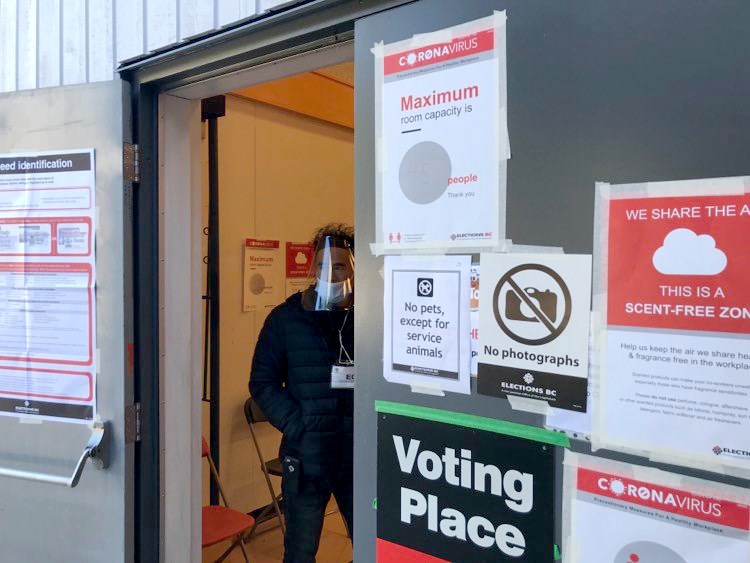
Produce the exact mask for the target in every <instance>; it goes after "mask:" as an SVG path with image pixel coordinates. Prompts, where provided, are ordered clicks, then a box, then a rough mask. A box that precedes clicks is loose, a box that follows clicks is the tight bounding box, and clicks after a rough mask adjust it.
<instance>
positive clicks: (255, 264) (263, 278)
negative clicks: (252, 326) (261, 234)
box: [242, 238, 284, 312]
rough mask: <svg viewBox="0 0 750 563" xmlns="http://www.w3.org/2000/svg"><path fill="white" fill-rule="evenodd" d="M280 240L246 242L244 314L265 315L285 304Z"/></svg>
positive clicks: (247, 240)
mask: <svg viewBox="0 0 750 563" xmlns="http://www.w3.org/2000/svg"><path fill="white" fill-rule="evenodd" d="M281 268H282V263H281V254H280V252H279V241H278V240H261V239H255V238H248V239H245V256H244V281H243V294H242V296H243V299H242V310H243V311H245V312H250V311H258V310H260V311H266V312H268V311H269V310H270V309H273V308H274V307H275V306H276V305H278V304H279V303H281V301H282V300H283V296H284V294H283V290H282V273H281V272H282V270H281Z"/></svg>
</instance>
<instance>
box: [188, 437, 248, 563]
mask: <svg viewBox="0 0 750 563" xmlns="http://www.w3.org/2000/svg"><path fill="white" fill-rule="evenodd" d="M201 440H202V451H201V456H202V457H205V458H206V459H207V460H208V466H209V468H210V469H211V478H212V479H213V480H214V482H215V483H216V485H217V486H218V487H219V495H220V496H221V500H223V501H224V506H217V505H210V506H204V507H203V511H202V516H203V526H202V540H203V541H202V546H203V547H204V548H205V547H208V546H210V545H214V544H217V543H219V542H222V541H225V540H228V539H233V541H232V545H230V546H229V547H228V548H227V549H226V551H224V553H222V554H221V556H220V557H219V558H218V559H217V560H216V562H215V563H219V562H221V561H224V559H226V558H227V556H228V555H229V554H230V553H231V552H232V550H234V548H235V547H237V546H238V545H239V546H240V549H241V550H242V555H243V556H244V557H245V562H246V563H250V559H248V557H247V550H246V549H245V539H244V537H243V534H244V533H245V532H246V531H247V530H249V529H251V528H254V527H255V518H253V517H252V516H248V515H247V514H245V513H244V512H240V511H239V510H235V509H233V508H229V506H228V505H229V503H228V502H227V496H226V494H225V493H224V487H222V485H221V480H220V479H219V472H218V471H216V466H215V465H214V461H213V460H212V459H211V452H210V451H209V449H208V444H207V443H206V439H205V438H201Z"/></svg>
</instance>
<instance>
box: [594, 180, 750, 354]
mask: <svg viewBox="0 0 750 563" xmlns="http://www.w3.org/2000/svg"><path fill="white" fill-rule="evenodd" d="M748 241H750V195H736V196H693V197H658V198H637V199H613V200H612V201H610V203H609V240H608V246H609V248H608V256H609V264H608V279H609V287H608V293H607V295H608V306H607V317H608V324H610V325H617V326H637V327H648V328H660V329H661V328H664V329H675V330H695V331H708V332H731V333H738V334H750V283H748V279H750V252H748V251H747V244H748ZM749 351H750V350H749Z"/></svg>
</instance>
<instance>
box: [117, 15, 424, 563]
mask: <svg viewBox="0 0 750 563" xmlns="http://www.w3.org/2000/svg"><path fill="white" fill-rule="evenodd" d="M413 1H415V0H371V1H364V2H363V1H362V0H311V1H308V2H303V3H301V4H298V5H294V6H291V7H289V8H288V9H282V10H279V11H275V12H272V13H270V14H266V15H264V16H261V17H260V18H258V19H257V20H253V21H250V22H248V23H243V24H238V25H236V26H230V27H229V28H226V29H225V30H221V31H219V32H212V33H211V34H209V35H207V36H205V37H203V38H199V39H197V40H193V41H190V42H187V43H185V44H183V45H180V46H177V47H175V48H172V49H168V50H165V51H163V52H160V53H157V54H154V55H150V56H145V57H141V58H138V59H134V60H131V61H126V62H125V63H123V64H122V65H121V67H120V68H119V72H120V74H121V76H122V77H123V79H125V80H126V81H128V82H129V83H130V84H131V89H132V90H131V91H132V106H133V124H134V127H133V138H134V142H135V143H136V144H137V146H138V154H139V178H138V182H137V183H136V184H135V185H134V193H133V208H132V245H133V263H132V267H131V268H130V271H131V272H132V283H133V303H134V307H133V327H134V328H133V332H134V339H133V342H134V354H133V362H134V376H135V397H136V401H137V402H138V403H139V404H140V409H141V416H140V420H141V428H140V441H139V442H138V444H137V448H136V459H135V464H136V475H135V493H136V499H135V558H136V560H137V561H157V560H164V558H165V551H164V547H165V546H164V537H163V533H164V529H163V524H164V503H163V498H164V487H165V483H164V481H165V477H166V476H165V475H164V472H163V466H162V461H163V460H162V456H163V454H164V451H165V448H166V446H167V444H162V443H161V440H160V436H161V424H162V407H163V402H164V400H166V399H167V398H166V397H164V396H163V393H162V389H163V385H164V382H163V374H162V373H161V369H160V354H161V351H160V349H159V342H160V336H161V328H160V310H159V309H160V289H159V288H160V279H159V276H160V268H159V261H160V254H159V253H160V249H159V241H160V238H159V237H160V224H159V215H160V206H159V205H160V203H159V198H160V193H159V191H160V181H159V178H160V174H159V172H160V170H159V168H160V156H161V155H160V154H159V143H160V137H159V135H160V131H159V119H160V117H161V116H160V111H159V107H160V101H161V99H162V97H163V95H171V96H177V97H182V98H187V99H197V98H201V97H208V96H211V95H216V94H221V93H224V92H225V91H226V89H227V87H226V84H228V83H229V84H235V85H236V86H239V85H240V84H244V85H245V86H247V85H249V84H250V83H253V82H254V83H258V82H263V81H267V80H271V79H275V78H279V77H280V76H278V75H276V76H274V71H275V72H278V70H276V69H274V67H275V66H276V64H275V63H277V62H279V61H281V60H284V59H286V60H287V62H290V61H291V64H290V65H289V66H288V67H287V69H290V70H289V72H288V74H295V73H296V72H299V71H295V70H294V68H295V66H294V62H293V61H294V58H295V57H296V56H297V55H306V54H310V53H315V52H320V51H321V50H325V49H326V48H329V47H336V46H338V45H341V44H343V43H351V41H352V40H353V37H354V22H355V21H356V20H357V19H359V18H362V17H365V16H368V15H372V14H375V13H378V12H381V11H384V10H388V9H390V8H394V7H396V6H399V5H403V4H408V3H411V2H413ZM227 81H229V82H227ZM236 86H231V87H230V88H229V89H232V87H236ZM222 88H224V89H223V90H222ZM186 131H187V129H186Z"/></svg>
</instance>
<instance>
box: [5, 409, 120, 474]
mask: <svg viewBox="0 0 750 563" xmlns="http://www.w3.org/2000/svg"><path fill="white" fill-rule="evenodd" d="M107 426H108V423H107V422H106V421H101V420H97V421H94V423H93V424H92V426H91V437H90V438H89V441H88V443H87V444H86V447H85V448H83V453H82V454H81V457H80V458H78V463H77V464H76V467H75V469H74V470H73V475H71V476H70V477H67V476H65V475H55V474H51V473H39V472H37V471H23V470H20V469H7V468H4V467H0V477H11V478H14V479H24V480H26V481H36V482H38V483H49V484H50V485H62V486H63V487H70V488H73V487H75V486H76V485H77V484H78V481H79V480H80V479H81V474H82V473H83V468H84V467H85V465H86V460H88V459H89V458H90V459H91V463H92V464H93V465H94V467H95V468H96V469H106V467H107V465H108V459H107V455H106V454H107V448H106V444H107V442H106V437H107Z"/></svg>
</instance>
